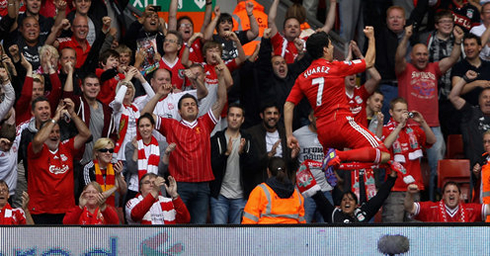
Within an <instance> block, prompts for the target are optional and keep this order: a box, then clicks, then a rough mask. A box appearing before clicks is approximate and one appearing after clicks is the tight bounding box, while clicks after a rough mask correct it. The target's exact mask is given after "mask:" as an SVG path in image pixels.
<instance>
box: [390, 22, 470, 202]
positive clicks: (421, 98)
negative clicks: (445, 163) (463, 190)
mask: <svg viewBox="0 0 490 256" xmlns="http://www.w3.org/2000/svg"><path fill="white" fill-rule="evenodd" d="M453 34H454V38H455V40H454V47H453V51H452V52H451V55H450V56H449V57H446V58H444V59H442V60H440V61H439V62H429V51H428V49H427V46H425V45H424V44H416V45H414V46H413V48H412V52H411V53H410V57H411V62H410V63H408V62H407V61H406V59H405V56H406V51H407V43H408V40H409V38H410V36H411V35H412V26H411V25H410V26H407V27H405V35H404V36H403V38H402V40H401V41H400V44H399V45H398V48H397V51H396V55H395V73H396V76H397V79H398V89H399V91H398V96H400V97H402V98H404V99H405V100H406V101H407V103H408V106H410V107H412V108H413V109H409V111H412V110H416V111H419V112H420V113H421V114H422V115H423V116H424V118H425V120H426V122H427V124H428V125H429V126H430V128H431V130H432V131H433V132H434V134H435V135H436V138H437V142H436V143H435V144H434V145H433V146H432V147H431V148H430V149H428V150H427V155H428V159H429V166H430V169H431V175H430V176H431V180H430V186H429V189H430V191H429V196H430V199H431V200H434V199H435V198H434V189H435V181H436V175H437V161H438V160H440V159H442V158H443V155H444V151H445V143H444V138H443V136H442V132H441V128H440V124H439V103H438V90H437V81H438V80H439V78H440V77H441V76H442V75H444V73H445V72H446V71H447V70H448V69H450V68H451V67H452V66H453V65H454V64H455V63H456V62H457V61H458V59H459V56H460V54H461V40H462V38H463V35H464V33H463V31H462V30H461V28H459V27H455V28H454V30H453ZM408 146H413V147H417V145H408ZM402 164H403V163H402Z"/></svg>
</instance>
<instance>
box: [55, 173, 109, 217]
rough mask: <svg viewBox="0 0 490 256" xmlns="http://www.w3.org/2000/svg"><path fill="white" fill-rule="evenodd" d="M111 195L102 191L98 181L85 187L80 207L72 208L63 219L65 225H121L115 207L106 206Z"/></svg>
mask: <svg viewBox="0 0 490 256" xmlns="http://www.w3.org/2000/svg"><path fill="white" fill-rule="evenodd" d="M108 196H110V193H105V192H103V191H102V188H101V186H100V185H99V183H97V182H96V181H92V182H90V183H89V184H87V185H86V186H85V188H84V189H83V192H82V194H81V195H80V199H79V201H78V202H79V203H78V204H79V205H78V206H75V207H73V208H71V209H70V210H68V212H67V213H66V215H65V217H64V218H63V224H65V225H69V224H72V225H108V224H114V225H115V224H119V217H118V216H117V212H116V209H115V208H114V206H111V205H108V204H106V199H107V197H108Z"/></svg>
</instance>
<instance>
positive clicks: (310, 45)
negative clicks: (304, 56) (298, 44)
mask: <svg viewBox="0 0 490 256" xmlns="http://www.w3.org/2000/svg"><path fill="white" fill-rule="evenodd" d="M329 44H330V38H329V37H328V34H327V33H325V32H323V31H321V32H316V33H314V34H313V35H311V36H310V37H309V38H308V40H306V51H307V52H308V53H309V54H310V56H311V57H312V58H313V59H315V60H316V59H319V58H321V57H323V47H328V45H329Z"/></svg>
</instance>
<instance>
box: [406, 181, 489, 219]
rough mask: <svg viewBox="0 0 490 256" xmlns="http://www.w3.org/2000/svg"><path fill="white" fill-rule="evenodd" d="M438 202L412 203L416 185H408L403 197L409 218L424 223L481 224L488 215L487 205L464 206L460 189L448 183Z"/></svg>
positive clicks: (417, 190) (471, 204) (416, 191)
mask: <svg viewBox="0 0 490 256" xmlns="http://www.w3.org/2000/svg"><path fill="white" fill-rule="evenodd" d="M442 191H443V194H442V200H441V201H439V202H431V201H428V202H414V200H413V194H416V193H418V192H419V187H418V186H417V185H416V184H410V185H409V186H408V188H407V194H406V196H405V202H404V204H405V210H406V211H407V212H409V213H410V215H411V217H413V218H415V219H417V220H420V221H424V222H481V221H483V220H484V219H485V218H486V216H488V215H489V214H490V206H489V205H488V204H474V203H470V204H465V203H462V202H461V198H460V196H461V188H460V187H459V185H458V183H456V182H453V181H449V182H447V183H446V184H444V187H443V189H442Z"/></svg>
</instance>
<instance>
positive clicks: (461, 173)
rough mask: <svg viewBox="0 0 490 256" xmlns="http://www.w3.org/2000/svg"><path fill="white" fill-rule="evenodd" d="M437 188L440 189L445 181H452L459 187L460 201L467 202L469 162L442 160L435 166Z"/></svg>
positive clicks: (469, 194) (468, 193) (469, 193)
mask: <svg viewBox="0 0 490 256" xmlns="http://www.w3.org/2000/svg"><path fill="white" fill-rule="evenodd" d="M437 177H438V178H437V187H439V188H440V189H441V192H443V193H444V191H442V187H443V186H444V184H445V183H446V182H447V181H454V182H457V183H459V184H460V186H461V199H462V200H465V201H469V200H470V199H471V198H470V197H471V191H470V160H468V159H444V160H439V162H438V164H437Z"/></svg>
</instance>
